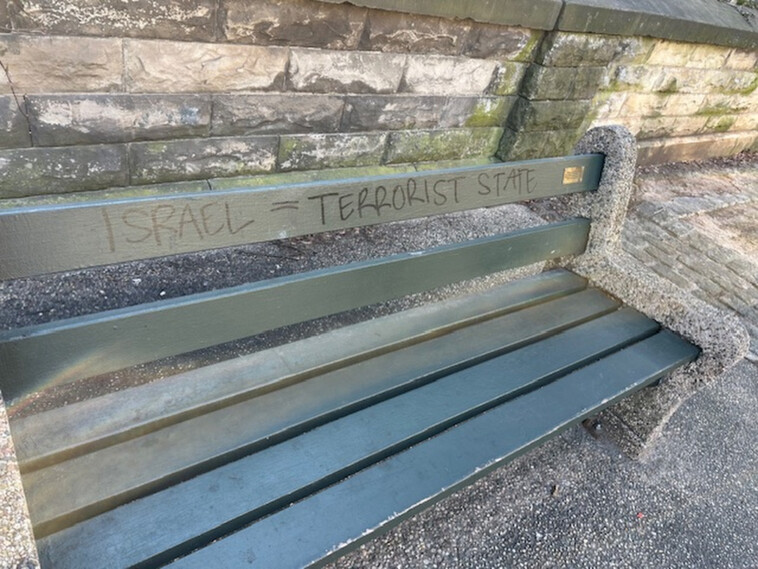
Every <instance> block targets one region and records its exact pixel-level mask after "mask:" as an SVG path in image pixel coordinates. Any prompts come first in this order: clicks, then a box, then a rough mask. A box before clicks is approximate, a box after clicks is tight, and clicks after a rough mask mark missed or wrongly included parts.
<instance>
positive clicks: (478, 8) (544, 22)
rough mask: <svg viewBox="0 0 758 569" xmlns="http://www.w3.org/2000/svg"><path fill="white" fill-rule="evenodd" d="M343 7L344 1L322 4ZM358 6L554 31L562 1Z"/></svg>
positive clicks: (366, 1)
mask: <svg viewBox="0 0 758 569" xmlns="http://www.w3.org/2000/svg"><path fill="white" fill-rule="evenodd" d="M321 1H322V2H329V3H332V4H343V3H344V0H321ZM350 3H351V4H355V5H356V6H367V7H369V8H379V9H380V10H388V11H393V12H411V13H414V14H426V15H431V16H441V17H443V18H450V19H456V20H464V19H468V18H470V19H472V20H474V21H476V22H491V23H493V24H500V25H508V26H522V27H524V28H533V29H537V30H552V29H553V28H554V27H555V23H556V21H557V20H558V13H559V12H560V10H561V0H508V4H507V9H504V6H503V4H501V3H500V2H461V1H460V0H420V1H418V0H417V1H415V2H409V1H408V0H351V2H350Z"/></svg>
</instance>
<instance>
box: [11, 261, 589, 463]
mask: <svg viewBox="0 0 758 569" xmlns="http://www.w3.org/2000/svg"><path fill="white" fill-rule="evenodd" d="M586 284H587V283H586V281H585V280H584V279H583V278H581V277H579V276H577V275H575V274H573V273H570V272H568V271H566V270H563V269H558V270H553V271H549V272H545V273H540V274H538V275H534V276H532V277H529V278H523V279H519V280H517V281H514V282H510V283H507V284H505V285H501V286H498V287H495V288H493V289H490V290H487V291H483V292H480V293H477V294H471V295H467V296H464V297H456V298H451V299H447V300H444V301H440V302H436V303H433V304H431V305H424V306H420V307H416V308H411V309H408V310H404V311H403V312H401V313H394V314H389V315H386V316H382V317H379V318H374V319H372V320H368V321H366V322H359V323H357V324H354V325H352V326H350V327H346V328H340V329H337V330H332V331H330V332H326V333H324V334H319V335H318V336H314V337H311V338H306V339H303V340H299V341H297V342H294V343H290V344H285V345H283V346H277V347H275V348H271V349H268V350H263V351H261V352H256V353H254V354H250V355H247V356H242V357H239V358H234V359H232V360H229V361H225V362H221V363H218V364H214V365H211V366H206V367H203V368H201V369H197V370H192V371H189V372H185V373H181V374H177V375H175V376H172V377H169V378H165V379H162V380H161V381H157V382H152V383H149V384H147V385H142V386H139V387H135V388H132V389H130V390H129V392H128V396H126V397H125V396H124V395H125V394H124V393H123V392H117V393H110V394H107V395H104V396H100V397H96V398H94V399H90V400H86V401H83V402H80V403H74V404H70V405H66V406H64V407H60V408H58V409H54V410H51V411H48V412H45V413H40V414H37V415H33V416H30V417H25V418H23V419H18V420H12V421H11V428H12V431H13V439H14V443H15V447H16V456H17V457H18V460H19V464H20V466H21V471H22V472H28V471H31V470H36V469H38V468H41V467H43V466H49V465H50V464H54V463H55V462H61V461H62V460H66V459H70V458H73V457H75V456H78V455H81V454H85V453H87V452H92V451H94V450H97V449H98V448H104V447H105V446H109V445H111V444H115V443H117V442H121V441H124V440H128V439H130V438H133V437H135V436H138V435H139V434H144V433H146V432H149V431H152V430H155V429H157V428H161V427H166V426H168V425H170V424H173V423H177V422H179V421H182V420H186V419H188V418H190V417H193V416H197V415H200V414H202V413H207V412H210V411H213V410H214V409H219V408H222V407H225V406H229V405H232V404H234V403H238V402H240V401H243V400H245V399H249V398H251V397H253V396H255V395H260V394H261V393H264V392H266V391H271V390H273V389H276V388H281V387H285V386H287V385H291V384H294V383H296V382H298V381H302V380H303V379H306V378H308V377H313V376H315V375H318V374H320V373H326V372H328V371H332V370H335V369H339V368H341V367H345V366H347V365H351V364H354V363H357V362H359V361H362V360H365V359H368V358H371V357H375V356H377V355H381V354H383V353H386V352H388V351H391V350H394V349H398V348H400V347H404V346H411V345H414V344H417V343H420V342H423V341H425V340H429V339H431V338H434V337H437V336H441V335H443V334H447V333H449V332H452V331H453V330H456V329H458V328H462V327H464V326H467V325H471V324H474V323H476V322H484V321H486V320H489V319H492V318H495V317H497V316H503V315H505V314H508V313H509V312H513V311H516V310H520V309H523V308H526V307H528V306H533V305H536V304H539V303H541V302H546V301H548V300H551V299H555V298H559V297H561V296H565V295H568V294H572V293H575V292H579V291H580V290H583V289H584V288H585V287H586ZM251 370H255V373H254V374H252V373H251Z"/></svg>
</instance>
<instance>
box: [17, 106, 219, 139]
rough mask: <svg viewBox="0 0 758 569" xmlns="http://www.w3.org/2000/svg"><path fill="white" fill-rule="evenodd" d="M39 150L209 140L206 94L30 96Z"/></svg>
mask: <svg viewBox="0 0 758 569" xmlns="http://www.w3.org/2000/svg"><path fill="white" fill-rule="evenodd" d="M28 107H29V118H30V121H31V127H32V135H33V137H34V144H35V146H67V145H69V144H97V143H107V142H131V141H135V140H158V139H161V138H182V137H186V136H208V133H209V129H210V117H211V105H210V97H209V96H207V95H131V94H113V95H39V96H31V97H29V103H28Z"/></svg>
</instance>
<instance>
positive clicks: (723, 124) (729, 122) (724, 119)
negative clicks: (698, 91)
mask: <svg viewBox="0 0 758 569" xmlns="http://www.w3.org/2000/svg"><path fill="white" fill-rule="evenodd" d="M699 118H700V119H701V120H704V121H705V127H704V128H703V132H727V131H728V130H731V129H732V126H734V123H735V122H736V121H737V117H735V116H729V115H723V116H720V117H699ZM693 134H694V133H693Z"/></svg>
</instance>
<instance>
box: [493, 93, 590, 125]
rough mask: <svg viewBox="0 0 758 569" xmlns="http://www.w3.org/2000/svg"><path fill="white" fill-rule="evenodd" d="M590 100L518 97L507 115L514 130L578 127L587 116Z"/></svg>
mask: <svg viewBox="0 0 758 569" xmlns="http://www.w3.org/2000/svg"><path fill="white" fill-rule="evenodd" d="M591 106H592V101H591V100H589V99H585V100H579V101H530V100H528V99H523V98H519V99H518V101H517V102H516V106H515V107H514V108H513V111H512V112H511V114H510V116H509V117H508V128H510V129H511V130H514V131H521V130H524V131H530V132H531V131H545V130H551V131H552V130H566V129H576V128H579V127H580V126H581V125H582V123H583V122H584V121H585V120H586V119H587V118H588V114H589V110H590V107H591Z"/></svg>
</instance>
